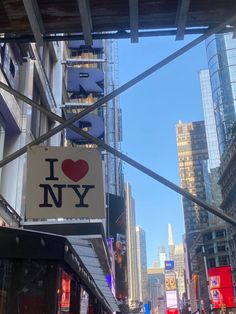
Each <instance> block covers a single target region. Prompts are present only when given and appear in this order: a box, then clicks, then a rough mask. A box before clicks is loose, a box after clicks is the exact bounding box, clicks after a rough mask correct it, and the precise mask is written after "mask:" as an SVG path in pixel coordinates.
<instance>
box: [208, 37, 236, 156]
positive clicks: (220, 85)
mask: <svg viewBox="0 0 236 314" xmlns="http://www.w3.org/2000/svg"><path fill="white" fill-rule="evenodd" d="M206 52H207V58H208V68H209V73H210V80H211V87H212V98H213V104H214V111H215V118H216V130H217V136H218V141H219V150H220V155H222V154H223V152H224V150H225V145H226V143H227V142H228V140H229V139H230V134H231V128H232V125H233V123H234V121H235V118H236V40H235V39H232V33H228V34H216V35H213V36H211V37H209V38H208V39H207V40H206Z"/></svg>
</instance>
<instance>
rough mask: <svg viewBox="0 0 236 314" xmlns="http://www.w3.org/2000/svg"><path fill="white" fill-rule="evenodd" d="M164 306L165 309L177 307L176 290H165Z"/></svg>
mask: <svg viewBox="0 0 236 314" xmlns="http://www.w3.org/2000/svg"><path fill="white" fill-rule="evenodd" d="M166 307H167V309H177V308H178V300H177V292H176V291H166Z"/></svg>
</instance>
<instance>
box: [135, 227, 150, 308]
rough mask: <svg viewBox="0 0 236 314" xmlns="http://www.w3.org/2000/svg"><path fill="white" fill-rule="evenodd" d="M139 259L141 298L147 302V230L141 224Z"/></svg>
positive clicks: (138, 243) (138, 242) (138, 231)
mask: <svg viewBox="0 0 236 314" xmlns="http://www.w3.org/2000/svg"><path fill="white" fill-rule="evenodd" d="M136 241H137V260H138V285H139V287H140V289H139V300H140V301H141V302H143V303H147V301H148V294H147V254H146V237H145V232H144V230H143V229H142V228H141V227H140V226H136Z"/></svg>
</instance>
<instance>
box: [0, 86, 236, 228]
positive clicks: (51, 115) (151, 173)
mask: <svg viewBox="0 0 236 314" xmlns="http://www.w3.org/2000/svg"><path fill="white" fill-rule="evenodd" d="M0 87H4V89H5V87H6V90H8V89H9V87H8V86H7V85H5V84H3V83H1V82H0ZM14 93H15V94H16V95H15V96H17V97H18V98H20V99H21V100H23V99H24V101H25V102H27V103H28V104H29V105H31V106H32V107H34V108H36V109H38V110H40V111H41V112H43V113H44V114H46V115H47V116H48V117H49V118H51V119H53V120H56V121H57V122H60V123H62V124H63V123H64V122H65V121H66V120H65V119H63V118H62V117H60V116H58V115H56V114H55V113H53V112H51V111H49V110H47V109H46V108H43V107H41V106H40V105H39V104H37V103H36V102H34V101H32V100H31V99H29V98H27V97H26V96H24V95H22V94H20V93H19V92H17V91H14ZM68 127H69V128H70V129H72V130H73V131H75V132H76V133H78V134H80V135H82V136H83V137H84V138H86V139H88V140H89V141H91V142H93V143H95V144H96V145H98V146H99V147H101V148H103V149H105V150H106V151H108V152H109V153H111V154H113V155H114V156H116V157H118V158H120V159H121V160H123V161H124V162H126V163H128V164H129V165H131V166H133V167H134V168H136V169H138V170H140V171H141V172H143V173H145V174H146V175H148V176H149V177H151V178H153V179H154V180H156V181H158V182H160V183H162V184H163V185H165V186H167V187H169V188H170V189H171V190H173V191H175V192H177V193H178V194H180V195H182V196H184V197H186V198H187V199H189V200H190V201H192V202H194V203H196V204H198V205H199V206H201V207H203V208H205V209H206V210H207V211H209V212H211V213H212V214H215V215H216V216H218V217H220V218H221V219H223V220H224V221H226V222H228V223H230V224H232V225H234V226H236V220H234V219H233V218H231V217H230V216H228V215H227V214H225V213H224V212H223V211H222V209H220V208H217V207H215V206H213V205H211V204H208V203H207V202H206V201H205V200H202V199H200V198H198V197H196V196H195V195H192V194H191V193H189V192H188V191H186V190H184V189H182V188H181V187H179V186H178V185H176V184H174V183H173V182H171V181H169V180H167V179H165V178H164V177H162V176H160V175H159V174H157V173H156V172H154V171H152V170H150V169H149V168H147V167H145V166H143V165H142V164H140V163H139V162H137V161H135V160H134V159H132V158H130V157H128V156H126V155H124V154H122V153H121V152H119V151H118V150H116V149H114V148H113V147H111V146H109V145H107V144H106V143H105V142H103V141H101V140H99V139H98V138H95V137H93V136H92V135H90V134H88V133H87V132H85V131H83V130H81V129H80V128H77V127H76V126H74V125H73V124H72V125H69V126H68ZM29 146H32V143H30V145H26V146H24V147H23V148H22V149H24V152H26V150H27V147H29ZM0 166H1V162H0Z"/></svg>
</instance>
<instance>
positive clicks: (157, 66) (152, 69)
mask: <svg viewBox="0 0 236 314" xmlns="http://www.w3.org/2000/svg"><path fill="white" fill-rule="evenodd" d="M235 21H236V16H235V15H234V16H233V17H231V18H230V19H228V20H226V21H225V23H223V24H221V25H219V26H217V27H215V28H214V29H212V30H210V31H209V32H207V33H206V34H204V35H202V36H200V37H198V38H196V39H195V40H193V41H192V42H190V43H189V44H187V45H185V46H184V47H182V48H180V49H179V50H177V51H175V52H174V53H172V54H171V55H169V56H168V57H166V58H165V59H163V60H162V61H160V62H158V63H157V64H155V65H153V66H152V67H150V68H149V69H147V70H146V71H144V72H143V73H141V74H139V75H138V76H136V77H135V78H133V79H132V80H130V81H128V82H127V83H125V84H124V85H122V86H121V87H119V88H117V89H116V90H114V91H113V92H111V93H110V94H108V95H106V96H104V97H102V98H101V99H99V100H98V101H97V102H95V103H94V104H93V105H91V106H89V107H87V108H86V109H84V110H83V111H82V112H80V113H78V114H76V115H75V116H73V117H72V118H70V119H69V120H64V119H63V118H61V117H60V116H57V115H56V114H54V113H52V112H50V111H48V110H47V109H45V108H42V107H41V106H40V105H38V104H37V103H35V102H34V101H32V100H31V99H29V98H27V97H26V96H24V95H22V94H21V93H19V92H17V91H16V90H14V89H12V88H10V87H9V86H7V85H5V84H4V83H1V82H0V87H1V88H3V89H4V90H6V91H8V92H9V93H11V94H13V95H14V96H15V97H17V98H19V99H21V100H23V101H24V102H26V103H28V104H29V105H31V106H33V107H35V108H37V109H38V110H40V111H42V112H44V113H45V114H46V115H48V116H49V117H51V118H52V119H55V120H56V121H58V122H60V123H61V125H59V126H57V127H55V128H54V129H52V130H49V131H48V132H47V133H45V134H44V135H42V136H40V137H39V138H38V139H36V140H34V141H32V142H31V143H29V144H27V145H26V146H24V147H22V148H21V149H19V150H18V151H16V152H14V153H13V154H11V155H9V156H7V157H6V158H4V159H3V160H2V161H0V168H1V167H3V166H4V165H6V164H7V163H9V162H10V161H12V160H14V159H15V158H17V157H19V156H21V155H22V154H24V153H25V152H26V150H27V147H30V146H33V145H37V144H39V143H42V142H44V141H45V140H46V139H48V138H50V137H51V136H53V135H55V134H56V133H58V132H60V131H61V130H63V129H64V128H66V127H69V128H71V129H72V130H74V131H75V132H77V133H79V134H81V135H83V136H84V137H85V138H87V139H89V140H91V141H92V142H94V143H95V144H97V145H98V146H100V147H102V148H104V149H105V150H107V151H109V152H110V153H112V154H114V155H115V156H116V157H118V158H120V159H121V160H123V161H125V162H127V163H128V164H130V165H132V166H133V167H135V168H136V169H138V170H140V171H141V172H143V173H145V174H147V175H148V176H150V177H152V178H153V179H154V180H156V181H158V182H160V183H162V184H164V185H165V186H167V187H169V188H170V189H172V190H173V191H175V192H177V193H179V194H181V195H182V196H184V197H186V198H187V199H189V200H191V201H192V202H194V203H196V204H198V205H199V206H201V207H204V208H205V209H206V210H208V211H209V212H211V213H213V214H215V215H217V216H218V217H220V218H222V219H223V220H224V221H227V222H228V223H230V224H232V225H234V226H236V221H235V220H234V219H233V218H231V217H230V216H228V215H227V214H225V213H224V212H222V210H221V209H220V208H217V207H215V206H212V205H211V204H208V203H207V202H205V201H204V200H201V199H199V198H198V197H196V196H194V195H192V194H191V193H189V192H188V191H186V190H184V189H182V188H180V187H179V186H177V185H176V184H174V183H172V182H170V181H169V180H167V179H165V178H163V177H162V176H160V175H159V174H157V173H155V172H154V171H152V170H150V169H148V168H147V167H145V166H143V165H142V164H140V163H139V162H137V161H135V160H133V159H131V158H129V157H127V156H126V155H124V154H122V153H120V152H119V151H117V150H115V149H114V148H112V147H110V146H109V145H107V144H105V143H104V142H102V141H100V140H98V139H96V138H94V137H92V136H91V135H89V134H88V133H86V132H84V131H82V130H81V129H79V128H76V127H75V126H74V125H73V123H74V122H75V121H77V120H79V119H80V118H82V117H83V116H85V115H86V114H88V113H90V112H92V111H93V110H95V109H97V108H99V107H100V106H102V105H103V104H104V103H106V102H108V101H109V100H111V99H112V98H114V97H116V96H118V95H120V94H121V93H122V92H124V91H126V90H127V89H129V88H130V87H132V86H134V85H135V84H137V83H138V82H140V81H142V80H143V79H144V78H146V77H148V76H149V75H151V74H152V73H154V72H155V71H157V70H158V69H160V68H162V67H163V66H165V65H166V64H168V63H170V62H171V61H173V60H174V59H176V58H177V57H178V56H180V55H182V54H184V53H185V52H186V51H188V50H190V49H191V48H192V47H194V46H196V45H197V44H199V43H200V42H202V41H204V40H205V39H206V38H208V37H209V36H210V35H212V34H214V33H217V32H218V31H220V30H221V29H222V28H224V27H225V26H226V25H228V24H232V23H235Z"/></svg>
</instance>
